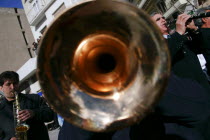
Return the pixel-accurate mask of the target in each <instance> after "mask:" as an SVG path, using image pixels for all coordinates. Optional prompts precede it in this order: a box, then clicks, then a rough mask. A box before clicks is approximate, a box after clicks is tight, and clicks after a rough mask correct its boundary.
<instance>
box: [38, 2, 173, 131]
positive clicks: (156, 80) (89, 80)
mask: <svg viewBox="0 0 210 140" xmlns="http://www.w3.org/2000/svg"><path fill="white" fill-rule="evenodd" d="M169 62H170V61H169V53H168V49H167V46H166V43H165V41H164V39H163V37H162V35H161V33H160V32H159V30H158V28H157V27H156V25H155V24H154V23H153V22H152V21H151V19H150V17H149V16H148V15H147V14H145V13H144V12H143V11H141V10H139V9H138V8H136V7H135V6H133V5H131V4H128V3H125V2H119V1H111V0H110V1H108V0H107V1H106V2H105V1H94V0H89V1H85V2H84V3H80V4H79V5H76V6H74V7H72V8H70V9H68V10H66V11H65V12H64V13H62V14H61V15H60V16H59V17H58V18H57V19H56V20H55V21H54V22H53V23H52V25H51V26H50V27H49V28H48V29H47V31H46V32H45V34H44V36H43V38H42V40H41V46H40V49H39V55H38V64H37V65H38V66H37V67H38V69H37V75H38V79H39V82H40V85H41V87H42V89H43V92H44V95H45V98H46V99H47V101H48V103H49V104H50V105H51V107H52V108H53V109H54V110H55V111H56V112H57V113H59V114H60V115H61V116H62V117H64V119H65V120H66V121H68V122H70V123H72V124H74V125H76V126H78V127H80V128H83V129H86V130H90V131H95V132H104V131H111V130H116V129H120V128H124V127H127V126H129V125H131V124H134V123H136V122H137V121H140V120H141V119H142V118H144V117H145V116H146V115H147V113H148V112H150V111H151V109H152V107H153V106H154V105H155V104H156V103H157V101H158V99H159V98H160V97H161V95H162V94H163V91H164V89H165V86H166V83H167V79H168V75H169V73H170V63H169Z"/></svg>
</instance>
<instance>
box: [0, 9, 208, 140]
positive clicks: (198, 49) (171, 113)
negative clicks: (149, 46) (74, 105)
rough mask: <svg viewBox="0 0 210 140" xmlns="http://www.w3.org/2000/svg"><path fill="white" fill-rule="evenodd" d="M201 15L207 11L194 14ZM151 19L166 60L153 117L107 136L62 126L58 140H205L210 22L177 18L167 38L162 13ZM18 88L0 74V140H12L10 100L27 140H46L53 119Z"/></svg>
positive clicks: (9, 74)
mask: <svg viewBox="0 0 210 140" xmlns="http://www.w3.org/2000/svg"><path fill="white" fill-rule="evenodd" d="M205 12H210V6H207V7H204V8H200V9H198V10H197V13H198V14H200V13H205ZM150 16H151V20H152V21H153V22H154V23H155V24H156V25H157V27H158V28H159V30H160V32H161V33H162V35H163V37H164V38H165V41H166V42H167V44H168V48H169V52H170V56H171V75H170V77H169V82H168V86H167V88H166V90H165V93H164V94H163V97H162V98H161V99H160V101H159V102H158V104H157V105H156V106H155V107H154V111H153V112H151V113H150V114H149V115H148V116H147V117H145V118H144V119H143V120H142V121H141V122H139V123H137V124H135V125H132V126H130V127H129V128H124V129H122V130H118V131H113V132H107V133H95V132H90V131H86V130H83V129H80V128H78V127H76V126H74V125H72V124H70V123H68V122H66V121H65V120H64V122H62V127H61V129H60V131H59V136H58V140H71V139H72V140H98V139H100V140H210V85H209V84H210V77H209V76H210V17H203V18H200V19H196V21H194V20H192V19H190V17H191V16H190V15H187V14H184V13H183V14H180V15H179V16H178V17H177V19H176V28H175V32H174V33H172V34H170V33H171V32H170V29H169V28H168V25H167V21H166V19H165V18H164V16H163V15H162V14H161V13H157V12H154V13H152V14H151V15H150ZM201 57H202V59H201ZM18 85H19V77H18V74H17V73H16V72H14V71H5V72H3V73H1V74H0V91H1V94H0V95H1V96H0V120H1V123H0V140H16V131H15V129H14V128H15V126H14V121H15V120H14V110H13V103H14V102H15V96H16V95H15V94H18V96H19V97H20V98H19V103H20V107H21V111H19V113H18V116H17V117H18V119H19V120H20V121H23V122H26V124H28V125H29V126H30V129H29V130H28V132H27V136H28V140H49V136H48V131H47V128H46V126H45V122H50V121H52V120H55V118H56V119H57V114H55V113H54V112H53V110H52V109H51V108H50V107H49V106H48V105H47V103H46V101H45V100H44V99H43V98H41V97H40V96H39V95H36V94H22V93H20V92H18ZM55 116H56V117H55ZM2 120H3V121H2Z"/></svg>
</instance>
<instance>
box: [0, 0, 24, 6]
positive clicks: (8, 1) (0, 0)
mask: <svg viewBox="0 0 210 140" xmlns="http://www.w3.org/2000/svg"><path fill="white" fill-rule="evenodd" d="M0 7H4V8H23V5H22V2H21V0H0Z"/></svg>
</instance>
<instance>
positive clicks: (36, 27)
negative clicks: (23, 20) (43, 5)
mask: <svg viewBox="0 0 210 140" xmlns="http://www.w3.org/2000/svg"><path fill="white" fill-rule="evenodd" d="M46 20H47V18H46V16H44V17H43V18H42V19H41V20H40V21H39V22H38V23H37V24H36V26H35V30H36V31H37V30H38V29H39V27H40V26H41V25H42V24H43V23H44V22H45V21H46Z"/></svg>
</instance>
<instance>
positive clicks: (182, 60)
mask: <svg viewBox="0 0 210 140" xmlns="http://www.w3.org/2000/svg"><path fill="white" fill-rule="evenodd" d="M190 17H191V16H190V15H187V14H181V15H179V16H178V18H177V20H176V31H175V33H173V34H172V35H169V29H168V26H167V22H166V19H165V18H164V17H163V16H162V15H161V14H159V13H153V14H151V18H152V20H153V21H154V22H155V23H156V24H157V25H158V27H159V29H160V31H161V32H162V34H163V36H164V37H165V38H166V40H167V43H168V46H169V50H170V54H171V64H172V71H173V72H174V74H175V75H177V76H179V77H181V78H187V79H191V80H195V81H196V82H198V83H199V84H200V85H202V86H203V87H204V88H205V89H206V90H207V91H208V92H209V91H210V87H209V83H208V79H207V77H206V75H205V74H204V73H203V70H202V68H201V65H200V62H199V60H198V58H197V54H200V53H201V51H202V48H201V47H200V45H199V44H198V43H197V42H196V41H195V40H197V38H198V35H195V36H194V37H195V38H196V39H195V38H193V39H192V40H191V39H189V38H188V37H187V36H186V34H185V33H186V29H187V28H190V29H193V30H197V27H196V26H195V25H194V22H193V21H191V23H188V21H189V19H190ZM168 36H170V37H168Z"/></svg>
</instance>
